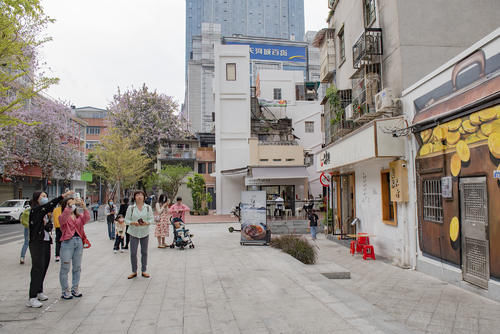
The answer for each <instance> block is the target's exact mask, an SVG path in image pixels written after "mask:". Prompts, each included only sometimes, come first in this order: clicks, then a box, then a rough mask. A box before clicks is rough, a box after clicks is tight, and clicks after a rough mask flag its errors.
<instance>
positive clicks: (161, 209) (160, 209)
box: [155, 194, 169, 248]
mask: <svg viewBox="0 0 500 334" xmlns="http://www.w3.org/2000/svg"><path fill="white" fill-rule="evenodd" d="M168 204H169V201H168V200H167V196H166V195H165V194H161V195H160V198H158V202H156V208H155V209H156V210H155V223H156V228H155V237H156V238H157V239H158V248H167V247H168V245H166V244H165V237H168V236H169V221H168Z"/></svg>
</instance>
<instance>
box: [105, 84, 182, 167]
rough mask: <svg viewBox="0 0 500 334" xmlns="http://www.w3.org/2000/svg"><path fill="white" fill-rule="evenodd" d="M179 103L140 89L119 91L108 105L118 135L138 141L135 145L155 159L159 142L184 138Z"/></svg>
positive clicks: (144, 87) (143, 88)
mask: <svg viewBox="0 0 500 334" xmlns="http://www.w3.org/2000/svg"><path fill="white" fill-rule="evenodd" d="M178 108H179V105H178V103H177V102H176V101H175V100H174V98H173V97H171V96H168V95H165V94H161V93H158V92H156V90H155V91H150V90H149V89H148V87H147V86H146V84H143V85H142V87H141V88H140V89H131V90H127V91H126V92H124V93H122V92H121V91H120V90H118V92H117V93H116V94H115V96H114V97H113V101H112V102H111V104H110V106H109V114H110V120H111V124H112V126H113V127H114V128H116V129H117V130H118V131H119V132H120V133H121V135H124V136H131V137H134V138H137V146H138V147H142V148H143V150H144V152H145V153H146V154H147V155H148V156H149V157H150V158H152V159H156V154H157V153H158V148H159V146H160V142H161V141H162V140H165V139H170V138H179V137H183V136H185V135H187V132H186V131H185V130H184V129H185V128H186V127H185V126H183V125H182V120H181V118H180V117H179V116H178Z"/></svg>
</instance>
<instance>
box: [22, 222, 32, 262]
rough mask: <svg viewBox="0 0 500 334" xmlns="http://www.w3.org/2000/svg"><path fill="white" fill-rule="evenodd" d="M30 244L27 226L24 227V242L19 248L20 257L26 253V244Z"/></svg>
mask: <svg viewBox="0 0 500 334" xmlns="http://www.w3.org/2000/svg"><path fill="white" fill-rule="evenodd" d="M29 245H30V231H29V229H28V228H26V227H25V228H24V244H23V248H21V257H22V258H24V256H25V255H26V251H27V250H28V246H29Z"/></svg>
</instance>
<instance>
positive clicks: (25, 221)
mask: <svg viewBox="0 0 500 334" xmlns="http://www.w3.org/2000/svg"><path fill="white" fill-rule="evenodd" d="M30 211H31V208H29V209H26V210H24V211H23V213H21V217H20V219H19V220H20V221H21V224H22V225H23V226H24V227H25V228H28V227H29V226H30Z"/></svg>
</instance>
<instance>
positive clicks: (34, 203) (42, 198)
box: [26, 191, 74, 307]
mask: <svg viewBox="0 0 500 334" xmlns="http://www.w3.org/2000/svg"><path fill="white" fill-rule="evenodd" d="M73 193H74V192H73V191H68V192H66V193H64V194H63V195H62V196H59V197H57V198H54V199H53V200H52V201H50V202H49V199H48V198H47V194H46V193H45V192H40V191H36V192H34V193H33V199H32V200H31V210H30V217H29V237H30V241H29V248H30V254H31V282H30V291H29V298H30V299H29V300H28V302H27V303H26V306H28V307H41V306H42V305H43V304H42V303H41V302H40V301H44V300H47V299H48V297H47V296H46V295H44V293H43V281H44V279H45V274H46V273H47V269H48V268H49V263H50V244H51V243H52V238H51V237H50V234H49V232H50V231H51V230H52V223H51V222H50V220H49V218H48V216H47V215H48V214H49V213H51V212H52V210H54V208H55V207H56V205H57V204H58V203H59V202H60V201H62V200H63V198H64V197H66V196H69V195H71V194H73Z"/></svg>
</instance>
